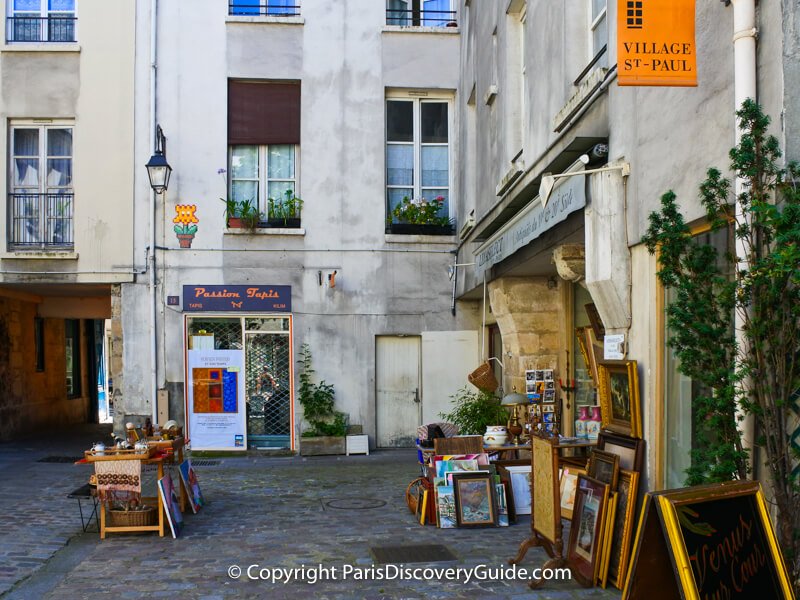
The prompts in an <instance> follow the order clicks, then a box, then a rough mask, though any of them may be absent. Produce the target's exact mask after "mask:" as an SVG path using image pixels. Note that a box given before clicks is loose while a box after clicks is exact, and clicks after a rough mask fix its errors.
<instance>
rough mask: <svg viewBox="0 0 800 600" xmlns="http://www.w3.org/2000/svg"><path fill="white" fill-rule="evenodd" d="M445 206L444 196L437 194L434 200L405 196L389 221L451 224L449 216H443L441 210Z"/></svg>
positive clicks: (443, 225)
mask: <svg viewBox="0 0 800 600" xmlns="http://www.w3.org/2000/svg"><path fill="white" fill-rule="evenodd" d="M443 207H444V196H436V198H434V199H433V200H426V199H425V198H421V199H419V200H412V199H410V198H409V197H408V196H404V197H403V200H402V201H401V202H400V204H398V205H397V206H395V207H394V210H393V211H392V215H391V218H390V219H389V222H390V223H391V222H393V221H394V222H397V223H410V224H413V225H440V226H442V227H445V226H447V225H450V218H449V217H442V216H440V215H439V212H440V211H441V210H442V208H443Z"/></svg>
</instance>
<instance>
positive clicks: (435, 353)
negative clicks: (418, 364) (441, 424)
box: [422, 329, 478, 425]
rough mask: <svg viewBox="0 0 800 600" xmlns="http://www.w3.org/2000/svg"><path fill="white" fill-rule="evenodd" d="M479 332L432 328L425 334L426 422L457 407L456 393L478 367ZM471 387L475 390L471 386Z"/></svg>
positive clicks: (438, 419) (424, 393)
mask: <svg viewBox="0 0 800 600" xmlns="http://www.w3.org/2000/svg"><path fill="white" fill-rule="evenodd" d="M476 356H478V332H477V331H476V330H474V329H473V330H466V331H429V332H425V333H423V334H422V424H423V425H424V424H427V423H436V422H437V421H441V420H442V418H441V417H440V416H439V415H440V414H442V413H445V414H446V413H449V412H450V411H452V410H453V398H452V396H453V395H454V394H455V393H456V392H457V391H458V390H460V389H461V388H462V387H464V386H466V385H467V381H466V378H467V374H469V373H471V372H472V371H473V370H474V369H475V368H476V367H477V366H478V364H477V362H476V359H475V357H476ZM470 389H472V388H471V387H470Z"/></svg>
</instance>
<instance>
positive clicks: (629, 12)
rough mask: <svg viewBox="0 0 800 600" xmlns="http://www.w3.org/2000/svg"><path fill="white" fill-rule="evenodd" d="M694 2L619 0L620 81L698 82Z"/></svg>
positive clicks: (646, 82)
mask: <svg viewBox="0 0 800 600" xmlns="http://www.w3.org/2000/svg"><path fill="white" fill-rule="evenodd" d="M694 3H695V0H617V82H618V83H619V85H660V86H696V85H697V61H696V51H697V48H696V46H695V24H694V22H695V6H694Z"/></svg>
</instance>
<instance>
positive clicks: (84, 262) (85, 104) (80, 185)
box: [0, 0, 135, 310]
mask: <svg viewBox="0 0 800 600" xmlns="http://www.w3.org/2000/svg"><path fill="white" fill-rule="evenodd" d="M78 4H79V9H78V13H77V18H78V20H77V26H76V31H77V34H76V35H77V43H75V44H49V43H41V44H28V43H12V44H4V45H1V46H0V119H2V122H3V127H2V128H0V145H2V147H3V148H7V147H8V128H7V124H8V121H9V120H13V119H70V120H74V137H73V186H74V193H75V204H74V207H75V215H74V228H75V231H74V236H75V237H74V240H75V250H74V253H73V255H72V256H70V257H69V258H67V259H63V260H42V258H41V257H39V258H37V260H35V261H30V260H25V259H24V257H20V256H19V255H17V256H14V255H11V254H9V253H7V252H6V249H7V246H6V238H5V233H4V234H3V238H2V239H3V241H2V248H0V281H3V282H13V281H26V282H44V283H62V284H63V283H103V282H106V283H113V282H121V281H131V280H132V279H133V270H134V265H133V262H134V259H133V238H132V234H133V228H134V222H133V198H132V181H133V171H132V166H133V104H134V79H133V68H134V26H133V23H134V15H135V12H134V11H135V2H134V0H118V1H115V2H107V1H105V0H82V1H81V2H80V3H78ZM4 156H7V155H6V154H4ZM8 166H9V165H8V161H7V160H2V161H0V180H2V181H4V182H6V181H8V177H9V174H8V172H7V171H8ZM6 217H7V211H6V210H3V211H0V231H2V232H5V231H6V230H7V229H6ZM54 272H65V273H67V274H66V276H63V277H57V276H55V275H54V274H53V273H54ZM106 310H107V309H106Z"/></svg>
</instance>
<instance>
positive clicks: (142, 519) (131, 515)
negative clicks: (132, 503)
mask: <svg viewBox="0 0 800 600" xmlns="http://www.w3.org/2000/svg"><path fill="white" fill-rule="evenodd" d="M156 517H157V515H156V509H155V508H154V507H152V506H147V507H145V509H144V510H113V509H112V510H109V511H108V520H109V523H108V525H109V527H146V526H148V525H155V524H156V521H157V518H156Z"/></svg>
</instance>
